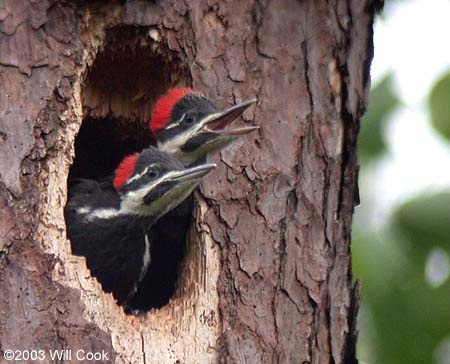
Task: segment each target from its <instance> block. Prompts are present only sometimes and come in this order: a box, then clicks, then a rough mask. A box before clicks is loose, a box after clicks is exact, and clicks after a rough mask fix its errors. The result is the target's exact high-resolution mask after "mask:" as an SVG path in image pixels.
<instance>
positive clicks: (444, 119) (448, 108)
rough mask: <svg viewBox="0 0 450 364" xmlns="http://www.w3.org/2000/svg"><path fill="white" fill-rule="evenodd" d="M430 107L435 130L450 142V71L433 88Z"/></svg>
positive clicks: (429, 102) (429, 101)
mask: <svg viewBox="0 0 450 364" xmlns="http://www.w3.org/2000/svg"><path fill="white" fill-rule="evenodd" d="M428 105H429V110H430V116H431V124H432V125H433V128H435V129H436V130H437V131H438V132H439V133H440V134H441V135H442V136H444V137H445V138H447V140H450V71H449V72H447V73H446V74H445V75H444V76H443V77H441V78H440V79H439V80H438V81H437V82H436V84H435V85H434V87H433V88H432V90H431V92H430V97H429V98H428Z"/></svg>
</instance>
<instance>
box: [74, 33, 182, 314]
mask: <svg viewBox="0 0 450 364" xmlns="http://www.w3.org/2000/svg"><path fill="white" fill-rule="evenodd" d="M151 34H153V37H154V34H155V30H151V31H150V30H149V29H145V30H143V29H137V28H132V27H127V28H123V27H121V28H118V29H111V30H110V31H109V33H108V39H107V41H106V43H105V44H106V46H105V47H104V48H103V49H102V50H101V51H100V52H99V53H98V54H97V56H96V58H95V60H94V62H93V63H92V65H91V67H89V68H88V70H87V72H86V77H85V80H84V82H83V84H82V90H81V98H82V106H83V121H82V124H81V127H80V130H79V133H78V135H77V137H76V139H75V157H74V160H73V164H72V166H71V168H70V170H69V177H68V188H69V196H70V188H71V185H72V184H73V182H74V181H75V180H77V179H79V178H87V179H94V180H100V179H103V178H105V177H108V176H111V175H112V174H113V173H114V170H115V169H116V167H117V166H118V164H119V163H120V161H121V160H122V159H123V158H124V157H125V156H127V155H130V154H132V153H135V152H139V151H141V150H142V149H144V148H146V147H148V146H149V145H155V139H154V137H153V136H152V134H151V132H150V130H149V128H148V121H149V119H150V116H151V110H152V108H153V106H154V104H155V102H156V100H157V99H158V97H159V96H160V95H162V94H164V93H165V92H166V91H167V89H168V88H170V87H174V86H178V85H180V86H181V85H184V84H185V82H184V81H185V80H189V76H188V73H187V71H186V70H185V68H183V66H182V63H181V61H180V60H179V59H178V58H177V57H176V54H174V53H173V52H171V51H170V50H169V49H167V48H164V46H163V44H162V43H161V42H160V40H158V42H155V41H154V40H153V38H152V37H151V36H150V35H151ZM189 226H190V221H189V223H188V224H186V225H185V227H183V229H185V231H183V232H180V233H182V234H184V235H185V236H187V234H188V230H189ZM154 252H155V253H156V254H158V255H159V256H155V255H154V254H153V252H152V257H151V262H152V263H151V264H153V265H155V264H156V265H159V267H158V266H156V267H155V266H154V267H153V269H152V271H156V272H159V271H160V270H161V269H162V271H164V269H163V266H164V265H167V262H168V260H171V259H172V260H173V258H172V257H171V255H173V251H171V249H170V248H169V249H166V250H165V249H154ZM181 253H182V255H183V256H184V247H183V250H182V252H181ZM175 255H177V254H175ZM176 259H177V261H176V262H173V261H172V262H171V264H172V265H173V266H174V267H176V268H177V271H176V274H173V272H172V273H171V274H169V275H167V276H165V277H162V280H161V282H164V284H156V285H153V286H152V292H151V296H150V295H149V297H148V299H145V298H144V299H142V298H141V299H140V300H138V301H137V303H135V304H134V307H132V309H133V311H135V310H140V311H148V310H150V309H152V308H160V307H162V306H164V305H165V304H167V303H168V302H169V300H170V298H171V297H172V296H173V294H174V293H175V287H176V285H177V281H178V278H179V269H180V265H181V261H182V257H181V256H180V255H179V254H178V255H177V257H176ZM88 266H89V265H88ZM100 283H101V282H100ZM143 283H145V278H144V281H143ZM147 283H148V280H147ZM155 287H156V288H155ZM139 289H140V288H138V290H139ZM144 296H145V295H144ZM141 297H142V295H141Z"/></svg>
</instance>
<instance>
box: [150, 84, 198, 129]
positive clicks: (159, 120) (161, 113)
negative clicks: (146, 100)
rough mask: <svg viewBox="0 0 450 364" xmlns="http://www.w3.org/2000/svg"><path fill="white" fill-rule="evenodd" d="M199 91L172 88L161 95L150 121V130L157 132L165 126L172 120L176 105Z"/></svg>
mask: <svg viewBox="0 0 450 364" xmlns="http://www.w3.org/2000/svg"><path fill="white" fill-rule="evenodd" d="M194 93H198V92H196V91H194V90H193V89H191V88H187V87H178V88H172V89H170V90H169V91H167V93H166V94H165V95H164V96H161V97H160V98H159V99H158V101H157V102H156V105H155V108H154V109H153V114H152V118H151V120H150V123H149V127H150V130H151V131H152V132H153V133H155V132H157V131H158V130H160V129H162V128H164V127H165V126H166V125H167V123H168V122H169V121H170V114H171V112H172V109H173V107H174V105H175V104H176V103H177V102H178V101H180V100H181V99H182V98H183V97H184V96H186V95H189V94H194Z"/></svg>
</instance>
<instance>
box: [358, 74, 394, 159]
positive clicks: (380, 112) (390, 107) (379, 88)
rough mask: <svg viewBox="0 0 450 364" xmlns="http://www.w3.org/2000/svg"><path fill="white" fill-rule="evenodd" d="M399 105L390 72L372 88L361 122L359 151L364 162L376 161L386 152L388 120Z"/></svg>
mask: <svg viewBox="0 0 450 364" xmlns="http://www.w3.org/2000/svg"><path fill="white" fill-rule="evenodd" d="M399 104H400V101H399V98H398V96H397V94H396V92H395V90H394V87H393V75H392V73H390V72H389V73H387V74H386V75H385V76H384V77H383V79H382V80H381V81H379V82H378V84H376V85H375V86H374V87H372V90H371V91H370V97H369V107H368V111H367V113H366V115H365V116H364V117H363V119H362V120H361V130H360V133H359V141H358V151H359V154H360V156H361V157H362V161H363V162H365V161H370V160H373V159H376V158H377V157H379V156H381V155H382V154H383V153H384V152H385V150H386V142H385V140H384V130H385V128H386V120H387V117H388V116H389V115H390V114H391V113H392V112H393V111H394V110H395V109H396V108H397V107H398V106H399Z"/></svg>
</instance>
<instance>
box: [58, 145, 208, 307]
mask: <svg viewBox="0 0 450 364" xmlns="http://www.w3.org/2000/svg"><path fill="white" fill-rule="evenodd" d="M214 167H215V165H214V164H202V165H199V166H196V167H190V168H185V167H184V166H183V164H182V163H181V162H179V161H178V160H177V159H175V158H173V157H172V156H170V155H168V154H166V153H164V152H161V151H158V150H157V149H156V148H153V147H150V148H148V149H145V150H144V151H143V152H141V153H139V154H134V155H132V156H129V157H126V158H125V159H124V160H123V161H122V162H121V164H120V165H119V167H118V168H117V170H116V172H115V176H114V182H113V185H114V189H115V190H113V189H112V188H110V187H105V186H102V185H101V184H99V183H97V182H96V181H93V180H80V181H79V182H78V184H77V185H75V186H74V187H73V188H72V190H71V196H69V201H68V203H67V205H66V208H65V210H64V213H65V218H66V225H67V237H68V238H69V239H70V241H71V246H72V252H73V254H75V255H81V256H84V257H86V264H87V266H88V268H89V269H90V271H91V274H92V276H94V277H96V278H97V279H98V281H99V282H100V283H101V285H102V287H103V289H104V291H106V292H112V294H113V295H114V297H115V299H116V300H117V302H118V304H120V305H122V304H125V303H126V302H128V301H129V299H130V298H131V297H132V296H133V294H134V293H135V291H136V287H137V285H138V284H139V282H140V281H141V279H142V278H143V277H144V275H145V273H146V272H147V269H148V266H149V264H150V260H151V246H152V244H153V242H152V241H151V239H150V237H149V236H148V234H147V232H148V231H149V229H150V228H151V226H152V225H153V224H154V223H155V222H156V221H157V220H158V219H159V218H160V217H161V216H163V215H164V214H165V213H167V212H168V211H170V210H171V209H173V208H175V207H177V206H178V205H179V204H180V203H181V202H183V200H184V199H185V198H186V197H188V196H189V195H190V194H191V193H192V191H193V189H194V188H195V187H196V186H197V185H198V184H199V183H200V181H201V178H202V177H203V176H204V175H206V174H207V173H208V172H209V171H210V170H211V169H213V168H214Z"/></svg>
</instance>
